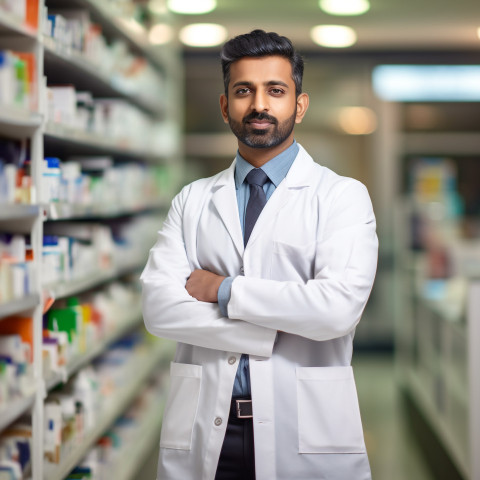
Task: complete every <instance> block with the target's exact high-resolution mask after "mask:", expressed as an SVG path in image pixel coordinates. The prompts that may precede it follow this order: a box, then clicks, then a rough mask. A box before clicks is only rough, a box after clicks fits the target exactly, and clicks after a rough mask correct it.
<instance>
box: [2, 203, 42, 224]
mask: <svg viewBox="0 0 480 480" xmlns="http://www.w3.org/2000/svg"><path fill="white" fill-rule="evenodd" d="M39 212H40V208H39V207H38V206H37V205H19V204H13V205H5V204H0V222H9V221H11V220H20V219H33V218H36V217H37V216H38V214H39Z"/></svg>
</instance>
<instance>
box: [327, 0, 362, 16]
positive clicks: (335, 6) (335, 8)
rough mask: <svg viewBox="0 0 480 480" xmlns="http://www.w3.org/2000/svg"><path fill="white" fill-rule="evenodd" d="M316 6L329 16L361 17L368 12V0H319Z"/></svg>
mask: <svg viewBox="0 0 480 480" xmlns="http://www.w3.org/2000/svg"><path fill="white" fill-rule="evenodd" d="M318 5H319V7H320V8H321V9H322V10H323V11H324V12H326V13H329V14H331V15H362V14H364V13H365V12H368V10H370V3H369V1H368V0H320V1H319V2H318Z"/></svg>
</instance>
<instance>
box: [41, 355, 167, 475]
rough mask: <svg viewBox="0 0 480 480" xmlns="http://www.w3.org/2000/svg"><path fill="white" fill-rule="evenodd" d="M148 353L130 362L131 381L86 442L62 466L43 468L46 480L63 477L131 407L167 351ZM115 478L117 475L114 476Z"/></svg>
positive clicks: (103, 412)
mask: <svg viewBox="0 0 480 480" xmlns="http://www.w3.org/2000/svg"><path fill="white" fill-rule="evenodd" d="M148 350H149V351H148V352H143V353H142V354H138V356H137V358H135V360H133V361H132V362H131V364H130V365H129V371H130V372H131V373H133V372H135V375H132V376H131V377H130V378H131V381H129V382H127V383H126V387H125V388H124V389H122V390H120V391H118V392H117V393H116V395H115V400H114V401H113V402H109V403H108V405H105V406H104V408H103V409H102V411H101V412H99V414H98V417H97V418H98V421H97V422H96V426H95V428H94V429H93V430H92V431H91V432H88V433H87V434H86V435H85V438H84V441H83V442H82V444H80V445H75V448H72V449H71V450H70V455H68V457H67V458H65V459H63V460H62V462H61V463H60V464H59V465H52V464H46V465H45V468H44V477H43V478H44V480H63V479H64V478H65V477H66V476H67V475H68V474H69V473H70V472H71V471H72V470H73V469H74V468H75V466H76V465H77V464H78V463H79V462H80V461H81V460H82V458H83V457H85V455H86V454H87V453H88V451H89V450H90V448H91V447H92V446H93V445H94V444H95V442H96V441H97V440H98V439H99V438H100V437H101V436H102V435H103V433H104V432H105V431H106V430H107V429H108V428H109V427H110V426H111V425H112V424H113V423H114V422H115V420H116V419H117V418H118V417H119V416H120V415H121V414H122V413H123V412H124V411H125V410H126V409H127V408H128V406H129V405H130V404H131V403H132V401H133V400H134V399H135V398H136V397H137V395H138V392H139V390H140V389H141V388H142V386H143V385H144V384H145V382H146V381H147V380H148V378H149V377H150V376H151V375H152V374H153V373H154V372H155V371H156V370H157V368H158V365H159V363H160V362H161V361H162V359H163V356H164V352H163V349H162V348H161V347H159V348H149V349H148ZM112 478H114V477H112Z"/></svg>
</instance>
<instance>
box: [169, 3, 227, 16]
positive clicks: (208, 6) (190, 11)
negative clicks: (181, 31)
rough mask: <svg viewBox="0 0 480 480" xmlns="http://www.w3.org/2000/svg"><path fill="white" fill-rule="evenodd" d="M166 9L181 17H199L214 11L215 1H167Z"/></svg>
mask: <svg viewBox="0 0 480 480" xmlns="http://www.w3.org/2000/svg"><path fill="white" fill-rule="evenodd" d="M167 5H168V8H169V10H171V11H172V12H175V13H181V14H183V15H199V14H202V13H208V12H211V11H212V10H215V8H216V7H217V1H216V0H168V3H167Z"/></svg>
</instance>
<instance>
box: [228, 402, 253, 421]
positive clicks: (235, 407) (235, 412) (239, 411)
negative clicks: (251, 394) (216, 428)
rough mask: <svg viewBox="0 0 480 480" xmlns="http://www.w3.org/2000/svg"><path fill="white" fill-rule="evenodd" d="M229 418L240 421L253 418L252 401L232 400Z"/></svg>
mask: <svg viewBox="0 0 480 480" xmlns="http://www.w3.org/2000/svg"><path fill="white" fill-rule="evenodd" d="M230 417H233V418H241V419H246V418H253V408H252V399H251V398H232V403H231V404H230Z"/></svg>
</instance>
